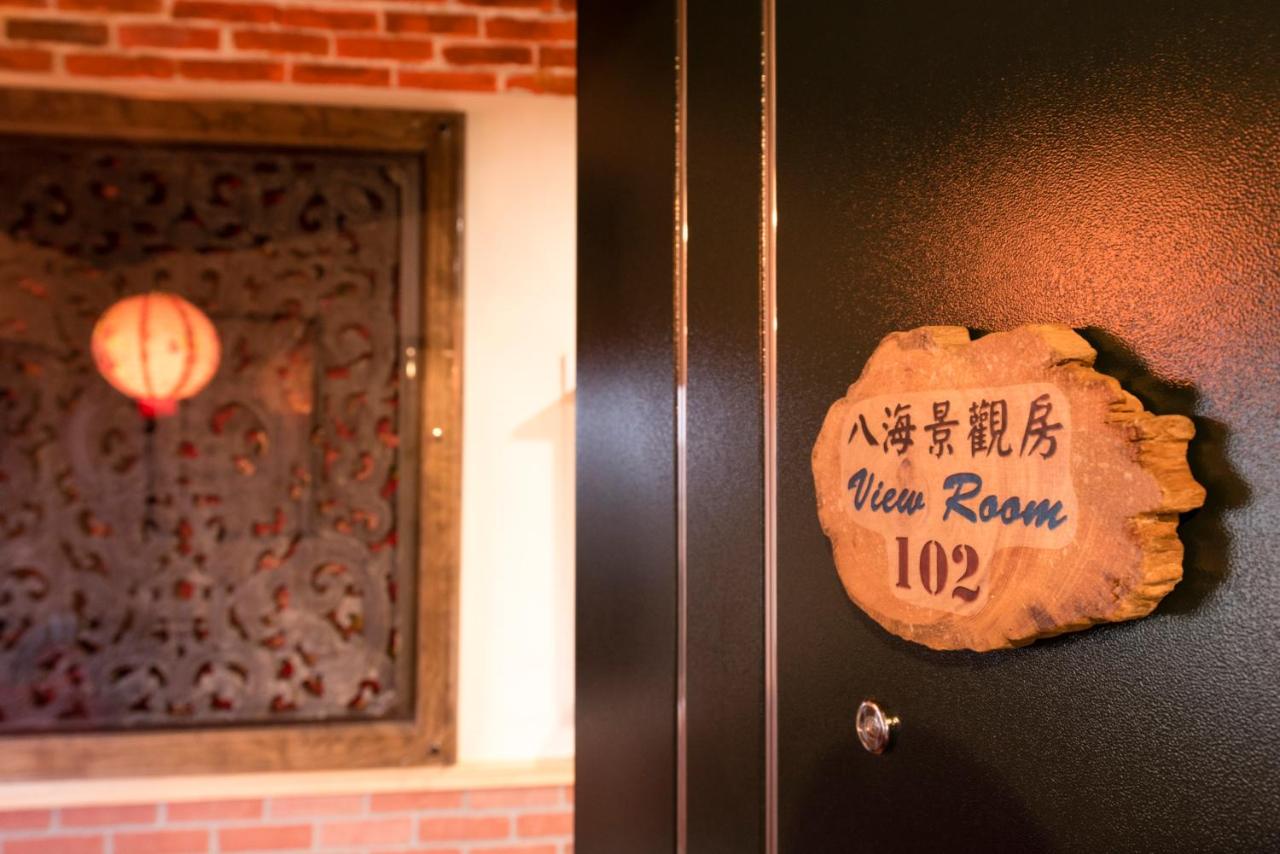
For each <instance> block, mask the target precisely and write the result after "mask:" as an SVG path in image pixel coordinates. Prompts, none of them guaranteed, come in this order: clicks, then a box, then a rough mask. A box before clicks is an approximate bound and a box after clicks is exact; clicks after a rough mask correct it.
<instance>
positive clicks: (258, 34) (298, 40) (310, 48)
mask: <svg viewBox="0 0 1280 854" xmlns="http://www.w3.org/2000/svg"><path fill="white" fill-rule="evenodd" d="M234 39H235V45H236V49H237V50H260V51H267V52H269V53H309V54H312V55H315V56H324V55H326V54H328V53H329V39H328V37H327V36H321V35H316V34H315V33H286V32H278V31H275V30H239V31H238V32H236V34H235V36H234Z"/></svg>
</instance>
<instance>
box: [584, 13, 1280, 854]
mask: <svg viewBox="0 0 1280 854" xmlns="http://www.w3.org/2000/svg"><path fill="white" fill-rule="evenodd" d="M775 16H776V18H775ZM771 20H776V28H774V30H773V31H774V33H775V40H774V42H773V44H774V49H773V52H772V58H773V63H774V65H775V67H774V68H772V69H770V67H769V65H770V64H769V62H767V61H766V62H764V63H763V70H764V71H765V74H764V77H763V79H765V80H766V81H769V80H771V81H772V83H773V84H774V85H775V86H776V99H774V100H773V101H772V103H773V105H774V112H773V117H774V122H775V123H776V128H775V127H771V125H770V122H769V121H767V117H768V115H769V112H768V110H766V111H765V112H764V113H763V114H762V111H761V103H762V96H765V95H768V94H769V92H768V87H766V89H765V90H764V91H762V89H761V80H762V74H761V72H762V52H761V48H762V45H765V44H768V43H769V40H768V39H767V38H765V37H764V34H765V33H767V32H768V31H769V29H770V27H769V23H770V21H771ZM579 33H580V51H579V63H580V80H581V87H580V91H579V102H578V103H579V116H580V139H579V163H580V170H579V193H580V207H579V283H580V284H579V363H578V381H579V386H578V403H579V408H578V441H579V445H578V448H579V451H578V552H577V554H578V624H577V626H578V746H577V767H578V794H577V798H578V800H577V809H576V812H577V833H578V837H577V845H578V850H579V851H582V852H585V854H596V852H607V853H608V854H618V852H632V851H634V852H639V854H656V852H660V851H664V850H679V849H681V848H682V847H683V848H687V850H688V851H690V852H695V854H698V853H699V852H730V854H751V853H752V852H768V851H771V850H772V848H771V845H770V840H771V839H772V838H775V834H776V839H777V842H778V848H779V849H780V850H781V851H784V852H788V854H812V853H813V852H817V854H822V852H844V851H863V850H866V851H895V852H896V851H965V850H995V851H1277V850H1280V66H1278V56H1280V4H1277V3H1276V2H1275V0H1238V2H1232V3H1225V2H1206V0H1161V2H1145V0H1132V1H1131V2H1130V0H1126V2H1115V0H1111V2H1101V0H1070V1H1069V2H1068V1H1067V0H1034V2H1029V1H1028V0H992V2H967V3H959V2H956V3H943V2H933V3H923V2H910V1H909V0H904V2H892V3H886V2H871V0H867V2H861V0H844V2H827V3H817V2H810V3H803V2H772V0H765V2H764V3H747V4H741V3H734V2H731V0H687V2H681V0H596V2H584V3H582V4H581V11H580V17H579ZM767 55H768V52H767V51H766V56H767ZM770 72H772V74H771V73H770ZM765 103H766V105H767V104H768V103H770V101H769V99H768V98H767V97H766V98H765ZM775 130H776V132H773V131H775ZM762 138H763V139H764V140H765V141H766V143H770V144H772V145H774V146H776V173H775V177H776V182H777V183H776V186H777V197H776V204H777V216H778V221H777V231H776V241H777V243H776V248H777V254H776V268H775V269H776V280H774V279H771V278H770V277H769V276H768V275H767V274H766V275H761V273H760V270H761V269H765V270H766V271H767V270H768V268H769V253H768V251H767V250H768V245H769V244H768V240H767V237H768V235H769V219H770V216H769V214H768V211H769V210H770V208H769V204H768V201H769V199H768V194H767V188H768V186H769V181H768V179H769V174H768V173H769V170H768V169H767V168H764V169H762V165H761V164H762V163H764V164H766V166H767V164H768V163H769V157H768V156H767V155H768V149H769V145H768V144H766V145H765V146H764V149H765V150H764V152H762V142H761V140H762ZM762 153H763V154H764V155H765V156H764V157H762ZM762 173H763V174H762ZM685 226H688V229H687V232H685V230H684V227H685ZM686 233H687V242H686V241H685V240H683V239H682V238H683V237H684V235H685V234H686ZM762 260H763V262H764V263H763V265H762V264H761V263H760V262H761V261H762ZM770 281H776V320H777V339H776V343H777V348H776V358H777V361H776V367H775V366H774V365H773V364H772V363H771V361H770V360H769V359H768V358H765V359H761V352H762V344H765V343H767V342H768V341H769V334H768V332H769V329H770V328H771V325H772V321H773V319H774V316H773V314H772V313H771V311H770V310H769V301H768V296H769V288H768V287H765V286H767V285H768V283H769V282H770ZM1032 322H1059V323H1066V324H1069V325H1070V326H1072V327H1074V328H1076V329H1077V330H1079V331H1080V332H1081V334H1083V335H1084V336H1085V337H1086V338H1087V339H1088V340H1089V341H1090V342H1092V344H1093V345H1094V346H1095V348H1096V349H1097V350H1098V351H1099V353H1100V356H1099V359H1098V367H1099V369H1101V370H1103V371H1106V372H1109V373H1111V374H1113V375H1115V376H1117V377H1119V378H1120V379H1121V380H1122V381H1123V382H1124V384H1125V386H1126V387H1127V388H1128V389H1129V390H1130V391H1132V392H1133V393H1134V394H1136V395H1137V396H1138V397H1139V398H1140V399H1141V400H1142V401H1143V402H1144V404H1145V405H1146V407H1147V408H1148V409H1150V410H1152V411H1154V412H1157V413H1181V414H1184V415H1187V416H1189V417H1191V418H1192V419H1193V420H1194V422H1195V426H1196V431H1197V435H1196V438H1195V440H1194V441H1193V442H1192V444H1191V448H1190V453H1189V456H1190V460H1191V466H1192V470H1193V473H1194V474H1195V476H1196V478H1197V479H1198V480H1199V481H1200V482H1201V483H1202V484H1203V485H1204V486H1205V487H1206V488H1207V491H1208V498H1207V501H1206V503H1205V506H1204V507H1203V509H1201V510H1199V511H1196V512H1194V513H1192V514H1188V515H1186V516H1184V517H1183V519H1182V521H1181V525H1180V529H1179V530H1180V535H1181V537H1182V540H1183V542H1184V544H1185V546H1186V557H1185V562H1184V567H1185V577H1184V579H1183V581H1182V582H1181V583H1180V584H1179V585H1178V587H1177V588H1176V589H1175V590H1174V591H1173V592H1172V593H1171V594H1170V595H1169V596H1168V597H1167V598H1166V599H1165V600H1164V601H1163V602H1162V603H1161V604H1160V606H1159V607H1158V608H1157V609H1156V610H1155V612H1154V613H1153V614H1152V615H1151V616H1149V617H1147V618H1145V619H1142V620H1138V621H1134V622H1129V623H1124V624H1116V625H1108V626H1101V627H1095V628H1093V629H1090V630H1088V631H1084V632H1079V633H1075V634H1070V635H1066V636H1062V637H1059V638H1056V639H1052V640H1047V641H1041V642H1038V643H1035V644H1033V645H1031V646H1028V647H1024V648H1021V649H1017V650H1013V651H1005V652H996V653H987V654H975V653H956V652H951V653H942V652H932V651H930V650H928V649H926V648H924V647H921V646H917V645H913V644H911V643H908V642H906V641H902V640H899V639H898V638H896V637H894V636H892V635H890V634H888V633H886V632H885V631H884V630H882V629H881V628H880V627H879V626H878V625H876V624H875V623H873V622H872V621H871V620H870V619H869V618H868V617H866V616H865V615H863V613H862V612H861V611H860V610H858V608H857V607H855V606H854V605H853V604H852V603H851V602H850V601H849V600H848V598H847V597H846V596H845V593H844V591H843V589H842V588H841V585H840V583H839V581H838V578H837V575H836V571H835V567H834V565H833V562H832V558H831V552H830V548H829V546H828V543H827V540H826V538H825V537H824V535H823V533H822V531H821V529H820V527H819V525H818V519H817V513H816V507H815V496H814V487H813V479H812V475H811V472H810V460H809V455H810V451H811V449H812V446H813V442H814V440H815V438H816V437H817V435H818V431H819V428H820V426H821V423H822V419H823V416H824V414H825V413H826V410H827V407H828V406H829V405H830V404H831V402H832V401H834V400H835V399H836V398H838V397H839V396H840V395H841V394H843V392H844V390H845V388H846V387H847V386H848V384H849V383H850V382H851V381H853V380H854V379H855V378H856V376H857V375H858V372H859V370H860V369H861V367H862V365H863V364H864V363H865V361H866V359H867V358H868V357H869V356H870V354H871V352H872V350H873V348H874V347H875V345H876V343H877V342H878V341H879V340H880V339H881V337H882V336H884V335H885V334H887V333H889V332H891V331H894V330H903V329H910V328H914V327H917V326H921V325H926V324H952V325H960V326H965V327H969V328H970V329H972V330H975V331H976V332H983V331H991V330H1000V329H1007V328H1012V327H1016V326H1019V325H1022V324H1025V323H1032ZM773 392H776V414H777V420H776V422H772V421H771V420H770V418H769V415H770V412H771V411H773V409H772V404H770V402H769V401H770V399H771V398H770V394H771V393H773ZM775 426H776V434H775V433H774V432H773V428H774V427H775ZM775 435H776V440H775V439H774V438H773V437H774V436H775ZM770 450H773V451H776V466H772V465H771V464H770V455H769V453H768V452H769V451H770ZM775 501H776V504H775V503H774V502H775ZM771 520H776V528H774V527H771ZM773 531H776V540H775V539H773V538H772V537H771V536H769V532H773ZM771 581H776V598H772V597H771V596H770V591H771V589H772V588H771ZM771 614H776V635H771V634H770V633H769V632H768V631H767V627H768V626H769V625H770V615H771ZM775 641H776V642H775ZM772 663H776V671H775V670H774V668H773V664H772ZM775 673H776V683H775V682H774V680H773V675H774V674H775ZM868 697H873V698H875V699H876V700H878V701H879V702H881V703H882V704H883V705H884V706H885V707H886V708H887V709H888V710H889V711H890V712H892V713H894V714H896V715H898V716H899V717H900V718H901V720H902V724H901V730H900V733H899V737H898V739H897V742H896V744H895V745H894V746H893V748H892V749H891V750H890V751H889V752H888V753H886V754H885V755H883V756H873V755H871V754H869V753H867V752H865V751H864V750H862V748H861V747H860V746H859V744H858V742H857V739H856V737H855V733H854V713H855V710H856V709H857V706H858V704H859V702H860V701H861V700H863V699H864V698H868ZM774 698H776V701H777V704H778V705H777V706H776V709H777V715H776V728H775V718H774V716H773V715H772V714H771V712H770V710H771V709H772V708H774V707H772V706H771V701H772V700H773V699H774ZM775 745H776V751H775V750H774V749H773V748H774V746H775ZM774 757H776V766H775V765H774ZM775 768H776V777H775V776H774V773H773V772H774V770H775ZM775 783H776V789H775ZM775 793H776V797H775ZM775 805H776V806H775ZM775 809H776V812H775V811H774V810H775Z"/></svg>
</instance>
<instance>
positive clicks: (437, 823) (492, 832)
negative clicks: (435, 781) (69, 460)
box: [418, 816, 511, 842]
mask: <svg viewBox="0 0 1280 854" xmlns="http://www.w3.org/2000/svg"><path fill="white" fill-rule="evenodd" d="M510 833H511V820H510V819H508V818H507V817H506V816H448V817H444V816H442V817H440V818H424V819H423V820H422V821H421V822H420V823H419V824H418V838H419V839H421V840H423V841H432V842H436V841H451V840H457V839H505V838H506V837H507V836H508V835H509V834H510Z"/></svg>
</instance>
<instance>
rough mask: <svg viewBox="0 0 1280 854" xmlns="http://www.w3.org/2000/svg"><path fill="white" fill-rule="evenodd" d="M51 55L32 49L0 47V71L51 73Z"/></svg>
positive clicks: (47, 52)
mask: <svg viewBox="0 0 1280 854" xmlns="http://www.w3.org/2000/svg"><path fill="white" fill-rule="evenodd" d="M52 70H53V54H51V53H49V51H47V50H37V49H36V48H32V47H0V71H52Z"/></svg>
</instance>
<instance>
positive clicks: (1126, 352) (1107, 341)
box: [1077, 327, 1250, 614]
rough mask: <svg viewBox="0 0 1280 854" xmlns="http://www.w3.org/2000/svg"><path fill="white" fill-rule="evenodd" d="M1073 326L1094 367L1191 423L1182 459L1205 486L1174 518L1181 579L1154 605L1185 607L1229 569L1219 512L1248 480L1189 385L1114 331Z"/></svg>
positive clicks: (1241, 502)
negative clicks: (1156, 368) (1181, 552)
mask: <svg viewBox="0 0 1280 854" xmlns="http://www.w3.org/2000/svg"><path fill="white" fill-rule="evenodd" d="M1077 331H1078V332H1079V333H1080V335H1081V336H1083V337H1084V339H1085V340H1086V341H1088V342H1089V343H1090V344H1091V345H1093V348H1094V349H1095V350H1097V351H1098V359H1097V362H1096V363H1095V367H1096V368H1097V369H1098V370H1099V371H1101V372H1102V373H1104V374H1109V375H1110V376H1113V377H1115V378H1116V379H1118V380H1120V383H1121V385H1123V386H1124V388H1125V389H1126V390H1127V391H1129V392H1130V393H1131V394H1133V395H1134V397H1136V398H1138V399H1139V400H1140V401H1142V405H1143V406H1145V407H1146V408H1147V409H1149V410H1150V411H1152V412H1155V413H1157V414H1160V415H1185V416H1187V417H1188V418H1190V419H1191V421H1192V422H1193V423H1194V424H1195V427H1196V435H1195V438H1194V439H1192V440H1191V443H1190V444H1189V445H1188V447H1187V461H1188V463H1189V464H1190V466H1191V473H1192V475H1194V476H1195V479H1196V480H1197V481H1199V482H1200V484H1201V485H1202V486H1203V487H1204V488H1205V503H1204V506H1203V507H1201V508H1200V509H1198V510H1193V511H1191V512H1190V513H1184V514H1182V519H1181V521H1180V522H1179V524H1178V536H1179V537H1180V538H1181V539H1182V543H1183V546H1184V547H1185V549H1186V553H1185V556H1184V557H1183V561H1182V567H1183V577H1182V581H1181V582H1179V583H1178V586H1177V587H1175V588H1173V590H1172V591H1171V592H1170V593H1169V595H1167V596H1166V597H1165V598H1164V600H1163V601H1161V602H1160V604H1159V605H1158V606H1157V607H1156V610H1157V612H1160V613H1165V614H1186V613H1190V612H1192V611H1194V610H1195V609H1196V608H1197V607H1198V606H1199V605H1200V604H1201V603H1202V602H1204V601H1205V600H1206V599H1207V598H1208V597H1209V595H1210V594H1211V593H1212V592H1213V590H1214V589H1215V588H1216V587H1217V586H1218V585H1219V584H1221V583H1222V581H1223V580H1224V579H1225V578H1226V577H1227V574H1228V573H1229V572H1230V559H1229V555H1230V553H1231V535H1230V533H1229V532H1228V530H1227V526H1226V522H1225V517H1226V515H1227V513H1228V511H1230V510H1232V509H1234V508H1237V507H1243V506H1245V505H1246V504H1248V503H1249V499H1250V490H1249V485H1248V484H1247V483H1246V482H1245V480H1244V478H1243V477H1241V476H1240V473H1239V472H1238V471H1236V469H1235V468H1233V467H1232V465H1231V460H1230V456H1229V454H1228V452H1227V449H1228V447H1229V445H1230V441H1231V430H1230V428H1229V427H1228V426H1227V425H1226V424H1224V423H1222V422H1221V421H1215V420H1214V419H1212V418H1206V417H1204V416H1201V415H1198V414H1197V412H1198V410H1199V404H1200V394H1199V391H1198V390H1197V389H1196V388H1195V387H1194V386H1192V385H1189V384H1186V383H1177V382H1172V381H1170V380H1168V379H1167V378H1164V377H1161V376H1159V375H1158V374H1156V373H1155V372H1153V371H1152V370H1151V368H1150V366H1149V365H1148V364H1147V363H1146V362H1145V361H1144V360H1143V359H1142V357H1141V356H1139V355H1138V353H1137V352H1136V351H1134V349H1133V348H1132V347H1130V346H1129V345H1128V344H1126V343H1125V342H1124V341H1123V340H1121V339H1120V338H1118V337H1117V336H1115V335H1113V334H1112V333H1110V332H1107V331H1106V330H1103V329H1099V328H1097V327H1087V328H1085V329H1080V330H1077Z"/></svg>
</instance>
